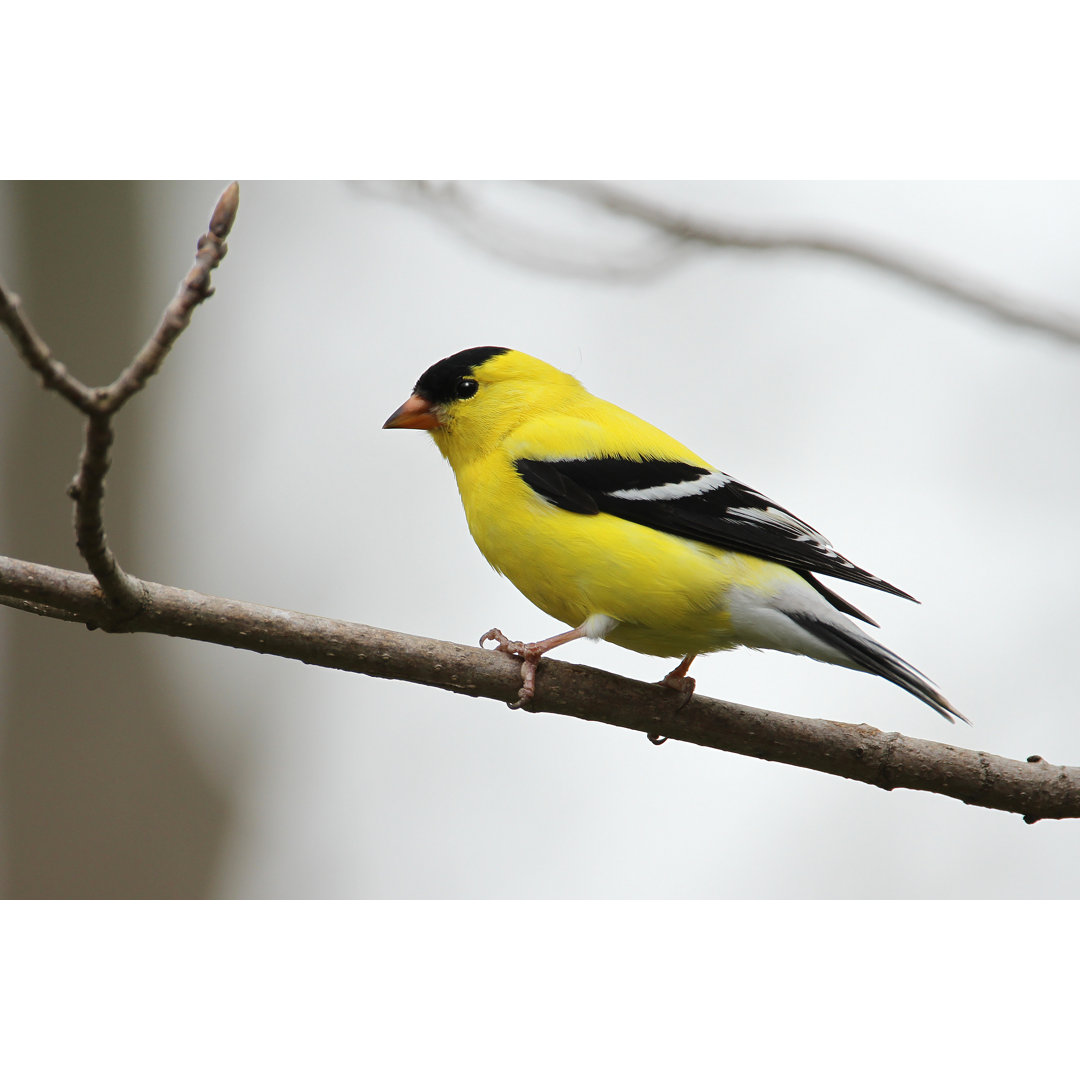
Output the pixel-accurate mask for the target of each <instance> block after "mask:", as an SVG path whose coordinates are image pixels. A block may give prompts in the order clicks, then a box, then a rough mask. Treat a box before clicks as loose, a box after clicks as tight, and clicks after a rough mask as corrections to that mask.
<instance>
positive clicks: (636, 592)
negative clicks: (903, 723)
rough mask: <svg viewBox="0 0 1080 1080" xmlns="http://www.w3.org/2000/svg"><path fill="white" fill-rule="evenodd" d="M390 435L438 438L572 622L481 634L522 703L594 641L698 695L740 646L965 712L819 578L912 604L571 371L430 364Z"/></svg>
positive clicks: (477, 361)
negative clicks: (560, 650) (517, 634)
mask: <svg viewBox="0 0 1080 1080" xmlns="http://www.w3.org/2000/svg"><path fill="white" fill-rule="evenodd" d="M383 426H384V427H387V428H420V429H424V430H427V431H429V432H430V433H431V436H432V438H433V439H434V440H435V444H436V446H438V448H439V450H440V451H441V452H442V454H443V456H444V457H445V458H446V460H447V461H448V462H449V463H450V467H451V468H452V469H453V470H454V475H455V477H456V478H457V484H458V490H459V491H460V493H461V501H462V503H463V505H464V507H465V517H466V519H467V520H468V523H469V531H470V532H471V533H472V536H473V539H474V540H475V541H476V544H477V547H479V548H480V551H481V552H482V553H483V555H484V558H486V559H487V561H488V562H489V563H490V564H491V565H492V566H493V567H494V568H495V569H496V570H497V571H498V572H499V573H500V574H505V575H506V577H508V578H509V579H510V580H511V581H512V582H513V583H514V584H515V585H516V586H517V587H518V589H520V590H521V592H522V593H524V594H525V596H527V597H528V598H529V599H530V600H531V601H532V602H533V603H534V604H536V606H537V607H539V608H541V609H542V610H543V611H546V612H547V613H548V614H549V615H551V616H552V617H553V618H555V619H558V620H559V621H560V622H563V623H566V624H567V625H569V626H571V627H573V629H571V630H567V631H565V632H563V633H560V634H555V635H554V636H553V637H549V638H546V639H544V640H543V641H536V642H532V643H530V644H525V643H522V642H520V641H510V640H509V639H508V638H507V637H506V636H505V635H504V634H503V633H502V632H501V631H499V630H489V631H488V632H487V633H486V634H485V635H484V636H483V637H482V638H481V639H480V643H481V644H484V643H485V642H488V641H495V642H496V643H497V648H498V649H499V650H501V651H503V652H507V653H510V654H511V655H513V656H516V657H518V658H519V659H521V661H522V680H523V681H522V688H521V693H520V695H519V697H518V700H517V702H516V703H515V704H516V705H523V704H525V703H526V702H527V701H529V700H530V698H532V696H533V693H534V691H535V685H536V668H537V664H538V663H539V660H540V657H541V656H543V655H544V653H546V652H548V651H549V650H550V649H553V648H555V646H557V645H562V644H564V643H565V642H567V641H573V640H575V639H576V638H583V637H587V638H593V639H599V638H603V639H605V640H607V641H611V642H614V643H615V644H616V645H621V646H623V647H624V648H627V649H632V650H634V651H635V652H640V653H647V654H649V655H652V656H668V657H675V656H680V657H682V658H683V659H682V661H681V662H680V663H679V664H678V666H677V667H676V668H675V669H674V670H673V671H671V672H670V673H669V674H668V676H667V677H666V678H665V679H664V680H663V681H664V682H665V683H666V684H667V685H669V686H672V687H674V688H677V689H681V690H683V691H684V692H686V693H687V695H689V694H690V693H692V692H693V688H694V680H693V679H691V678H689V677H688V676H687V674H686V673H687V671H688V669H689V667H690V664H691V662H692V661H693V659H694V657H695V656H697V655H698V654H699V653H709V652H716V651H718V650H721V649H732V648H735V647H736V646H740V645H743V646H747V647H749V648H752V649H776V650H779V651H780V652H788V653H800V654H802V655H804V656H809V657H812V658H813V659H815V660H821V661H824V662H825V663H828V664H838V665H841V666H843V667H849V668H855V669H857V670H860V671H868V672H871V673H873V674H875V675H880V676H882V677H883V678H885V679H888V680H889V681H890V682H894V683H896V685H897V686H900V687H902V688H903V689H904V690H907V691H908V692H909V693H911V694H914V695H915V696H916V697H917V698H919V699H920V700H922V701H924V702H926V704H927V705H929V706H930V707H931V708H932V709H936V710H937V711H938V712H939V713H941V715H942V716H944V717H945V718H946V719H947V720H948V721H949V722H950V723H952V722H953V717H954V716H955V717H959V718H960V719H961V720H963V719H965V717H963V716H962V715H961V714H960V713H959V712H957V710H956V709H955V708H953V706H952V705H950V704H949V702H948V701H946V700H945V698H944V697H942V695H941V694H940V693H939V692H938V690H937V689H936V688H935V687H934V686H933V685H932V684H931V683H930V682H929V681H928V680H927V679H926V678H925V677H924V676H923V675H922V674H921V673H920V672H918V671H916V670H915V668H913V667H912V666H911V665H910V664H908V663H907V662H906V661H904V660H902V659H901V658H900V657H899V656H897V655H896V653H894V652H892V651H890V650H889V649H886V648H885V647H884V646H883V645H880V644H879V643H878V642H877V641H875V640H874V639H873V638H871V637H870V636H869V635H868V634H866V633H864V632H863V631H862V630H861V629H860V628H859V627H858V626H857V625H856V624H855V623H853V622H852V621H851V619H849V618H847V617H846V616H849V615H850V616H854V617H855V618H857V619H861V620H862V621H864V622H867V623H870V624H871V625H873V626H876V625H877V623H875V622H874V621H873V620H872V619H870V618H869V617H868V616H866V615H864V614H863V613H862V612H861V611H859V610H858V608H855V607H853V606H852V605H851V604H849V603H848V602H847V601H846V600H845V599H843V598H842V597H841V596H839V595H837V594H836V593H835V592H833V591H832V590H831V589H829V588H828V587H827V586H825V585H824V584H822V583H821V582H820V581H818V580H817V578H816V577H815V576H814V575H815V574H824V575H828V576H830V577H834V578H840V579H842V580H844V581H852V582H856V583H857V584H860V585H868V586H870V587H871V588H874V589H880V590H882V591H883V592H888V593H893V594H894V595H895V596H903V597H906V598H907V599H909V600H910V599H912V597H910V596H908V594H907V593H905V592H903V591H901V590H900V589H898V588H896V586H895V585H890V584H889V583H888V582H887V581H883V580H882V579H881V578H879V577H876V576H875V575H873V574H871V573H868V572H867V571H866V570H862V569H860V568H859V567H858V566H856V565H855V564H854V563H852V562H850V561H849V560H848V559H845V558H844V557H843V556H842V555H841V554H840V553H839V552H837V551H836V550H835V548H833V546H832V545H831V544H830V543H829V541H828V540H826V539H825V537H824V536H822V535H821V533H819V532H817V531H816V530H815V529H813V528H811V527H810V526H809V525H807V524H806V522H804V521H801V520H800V519H799V518H797V517H795V515H794V514H791V513H789V512H788V511H787V510H784V509H782V508H781V507H779V506H777V505H776V504H775V503H772V502H770V501H769V500H768V499H766V498H765V497H764V496H763V495H761V494H759V493H758V492H756V491H754V490H753V489H751V488H748V487H746V486H745V485H743V484H740V483H739V482H738V481H737V480H735V479H734V478H732V477H730V476H728V475H727V474H726V473H722V472H720V471H718V470H717V469H715V468H713V466H711V465H710V464H709V463H708V462H706V461H705V460H703V459H702V458H700V457H698V456H697V454H694V453H692V452H691V451H690V450H688V449H687V448H686V447H685V446H683V445H682V444H681V443H678V442H676V441H675V439H673V438H671V436H670V435H666V434H665V433H664V432H662V431H660V430H659V429H658V428H655V427H653V426H652V425H651V424H647V423H646V422H645V421H644V420H641V419H639V418H638V417H636V416H634V415H633V414H631V413H628V412H626V411H625V410H623V409H620V408H619V407H618V406H617V405H612V404H611V403H610V402H607V401H602V400H601V399H600V398H597V397H594V396H593V395H592V394H590V393H589V392H588V391H587V390H586V389H585V388H584V387H583V386H582V385H581V383H579V382H578V380H577V379H575V378H574V377H573V376H572V375H567V374H566V373H564V372H562V371H559V370H558V369H556V368H554V367H552V366H551V365H550V364H546V363H544V361H542V360H537V359H536V358H535V357H532V356H527V355H526V354H525V353H521V352H516V351H514V350H513V349H503V348H496V347H491V346H484V347H480V348H475V349H466V350H465V351H464V352H459V353H455V354H454V355H453V356H448V357H447V358H446V359H445V360H440V361H439V362H438V363H437V364H434V365H432V366H431V367H430V368H428V370H427V371H425V372H424V374H423V375H421V376H420V379H419V381H418V382H417V383H416V386H415V388H414V389H413V393H412V396H411V397H410V398H409V399H408V401H406V402H405V404H404V405H402V406H401V408H400V409H398V410H397V411H396V412H395V413H394V414H393V415H392V416H391V417H390V419H389V420H387V421H386V423H385V424H384V425H383Z"/></svg>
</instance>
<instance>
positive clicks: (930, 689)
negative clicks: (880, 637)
mask: <svg viewBox="0 0 1080 1080" xmlns="http://www.w3.org/2000/svg"><path fill="white" fill-rule="evenodd" d="M826 599H829V598H828V597H826ZM785 614H786V615H787V617H788V618H789V619H791V621H792V622H794V623H796V624H798V625H799V626H801V627H802V628H803V629H804V630H807V631H809V632H810V633H811V634H813V635H814V637H816V638H818V640H819V641H823V642H824V643H825V644H826V645H829V646H831V647H832V648H834V649H836V650H837V651H838V652H841V653H843V654H844V656H846V657H847V658H848V659H849V660H851V662H852V663H853V664H855V665H856V666H857V667H860V668H862V669H863V670H864V671H869V672H871V673H873V674H874V675H880V676H881V677H882V678H883V679H888V680H889V682H891V683H895V684H896V685H897V686H899V687H900V688H901V689H903V690H906V691H907V692H908V693H909V694H914V695H915V697H917V698H918V699H919V700H920V701H924V702H926V704H927V705H929V706H930V708H931V709H934V710H935V711H936V712H939V713H941V715H942V716H944V717H945V719H946V720H948V721H949V723H950V724H952V723H955V722H956V721H955V720H954V717H955V718H956V719H959V720H963V721H964V723H965V724H970V723H971V721H970V720H969V719H968V718H967V717H966V716H964V715H963V714H962V713H960V712H957V710H956V709H955V708H953V706H952V705H950V704H949V702H948V701H946V699H945V698H944V697H943V696H942V695H941V693H940V692H939V691H938V689H937V688H936V687H935V686H934V685H933V684H932V683H931V682H930V680H929V679H927V677H926V676H925V675H923V673H922V672H921V671H919V670H918V669H917V668H914V667H912V666H911V664H909V663H908V662H907V661H906V660H904V659H902V658H901V657H899V656H897V655H896V653H894V652H893V651H892V650H891V649H887V648H885V646H884V645H882V644H880V643H879V642H877V641H874V640H873V638H869V637H866V636H865V635H864V634H862V633H861V632H860V631H856V630H855V628H854V627H852V628H851V630H845V629H844V628H843V627H842V626H834V625H832V624H831V623H827V622H823V621H822V620H821V619H818V618H816V617H815V616H813V615H809V614H806V613H803V612H792V611H787V612H785Z"/></svg>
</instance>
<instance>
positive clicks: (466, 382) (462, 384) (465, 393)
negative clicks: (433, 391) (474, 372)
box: [454, 379, 480, 398]
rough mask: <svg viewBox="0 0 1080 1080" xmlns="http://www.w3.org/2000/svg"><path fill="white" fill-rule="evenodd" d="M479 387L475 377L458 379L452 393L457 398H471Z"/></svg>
mask: <svg viewBox="0 0 1080 1080" xmlns="http://www.w3.org/2000/svg"><path fill="white" fill-rule="evenodd" d="M479 389H480V384H479V383H478V382H477V381H476V380H475V379H458V382H457V388H456V389H455V391H454V394H455V396H457V397H459V398H471V397H472V396H473V394H475V393H476V391H477V390H479Z"/></svg>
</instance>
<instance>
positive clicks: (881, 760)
mask: <svg viewBox="0 0 1080 1080" xmlns="http://www.w3.org/2000/svg"><path fill="white" fill-rule="evenodd" d="M139 587H140V589H141V590H142V592H143V595H144V596H145V598H146V602H145V604H144V605H143V607H142V609H141V610H140V611H139V612H137V613H136V614H135V615H133V616H132V617H131V618H130V619H128V620H127V621H126V622H124V623H123V624H121V625H120V626H119V627H118V631H119V632H122V633H134V632H145V633H151V634H165V635H168V636H171V637H182V638H189V639H191V640H193V641H206V642H211V643H213V644H217V645H228V646H231V647H232V648H236V649H247V650H249V651H251V652H258V653H265V654H269V655H273V656H282V657H287V658H290V659H293V660H300V661H302V662H303V663H305V664H314V665H317V666H319V667H328V668H336V669H338V670H340V671H353V672H357V673H359V674H363V675H372V676H374V677H376V678H380V679H404V680H406V681H408V682H414V683H420V684H421V685H424V686H434V687H438V688H439V689H442V690H449V691H451V692H452V693H455V694H466V695H469V696H471V697H484V698H491V699H493V700H495V701H505V702H510V701H514V700H516V698H517V694H518V691H519V690H520V688H521V670H520V669H521V665H520V663H519V662H517V661H515V660H513V659H512V658H510V657H508V656H506V655H504V654H502V653H496V652H488V651H485V650H484V649H477V648H469V647H467V646H464V645H455V644H452V643H450V642H446V641H435V640H433V639H430V638H422V637H413V636H411V635H408V634H398V633H394V632H392V631H390V630H381V629H379V628H378V627H373V626H364V625H361V624H359V623H349V622H341V621H338V620H335V619H326V618H322V617H320V616H317V615H304V614H301V613H300V612H296V611H285V610H282V609H281V608H273V607H264V606H262V605H259V604H248V603H243V602H241V601H238V600H226V599H222V598H220V597H216V596H207V595H205V594H203V593H197V592H190V591H188V590H185V589H177V588H173V587H171V586H168V585H157V584H154V583H153V582H149V581H140V582H139ZM0 597H3V598H5V599H4V600H3V601H0V602H3V603H10V604H12V606H18V607H20V608H21V609H22V610H29V611H37V612H38V613H40V614H48V615H50V616H53V617H55V615H56V613H57V612H63V613H65V614H64V615H63V616H61V617H67V618H71V617H75V618H78V619H79V620H81V621H85V622H88V623H91V624H97V623H102V622H103V620H104V619H105V618H107V615H108V611H109V608H108V605H107V603H106V602H105V600H104V599H103V597H102V594H101V591H100V588H99V587H98V586H97V584H96V582H95V579H94V578H92V577H90V576H89V575H87V574H78V573H75V572H73V571H70V570H60V569H57V568H54V567H50V566H41V565H38V564H36V563H27V562H21V561H19V560H16V559H9V558H4V557H2V556H0ZM679 701H680V695H678V694H675V693H672V691H671V690H669V689H667V688H666V687H663V686H659V685H656V684H652V683H641V682H636V681H634V680H632V679H627V678H624V677H622V676H620V675H614V674H612V673H610V672H606V671H600V670H597V669H595V668H589V667H583V666H581V665H578V664H568V663H565V662H562V661H558V660H551V659H547V658H545V659H544V660H543V661H541V664H540V668H539V672H538V677H537V689H536V698H535V699H534V702H533V708H532V710H530V711H536V712H549V713H558V714H560V715H563V716H575V717H578V718H580V719H582V720H593V721H597V722H599V723H604V724H612V725H614V726H616V727H621V728H628V729H630V730H633V731H640V732H644V733H653V734H657V735H664V736H667V737H668V738H672V739H681V740H683V741H684V742H690V743H694V744H696V745H698V746H705V747H711V748H713V749H716V750H727V751H729V752H731V753H735V754H743V755H746V756H749V757H756V758H762V759H764V760H766V761H781V762H785V763H786V764H788V765H795V766H798V767H800V768H804V769H813V770H816V771H818V772H824V773H830V774H832V775H834V776H844V777H847V778H848V779H850V780H858V781H859V782H861V783H864V784H872V785H874V786H876V787H880V788H884V789H885V790H892V789H893V788H911V789H914V790H917V791H931V792H937V793H938V794H940V795H946V796H948V797H949V798H953V799H959V800H961V801H962V802H965V803H968V804H970V805H972V806H984V807H989V808H991V809H994V810H1005V811H1008V812H1009V813H1014V814H1022V815H1024V819H1025V821H1028V822H1034V821H1038V820H1040V819H1042V818H1075V817H1080V768H1072V767H1066V766H1055V765H1051V764H1049V763H1048V762H1046V761H1044V760H1043V759H1042V758H1041V757H1038V756H1034V755H1033V756H1032V757H1030V758H1028V760H1027V761H1013V760H1010V759H1008V758H1002V757H997V756H995V755H993V754H986V753H982V752H979V751H975V750H966V749H963V748H961V747H957V746H949V745H947V744H944V743H935V742H929V741H927V740H924V739H913V738H908V737H907V736H904V735H899V734H897V733H895V732H890V733H886V732H882V731H879V730H878V729H877V728H873V727H870V726H869V725H867V724H858V725H854V724H841V723H837V722H836V721H831V720H815V719H810V718H807V717H802V716H789V715H787V714H785V713H775V712H768V711H766V710H765V709H756V708H752V707H751V706H748V705H736V704H733V703H731V702H727V701H717V700H714V699H711V698H706V697H702V696H700V695H695V696H694V697H693V698H692V699H691V700H690V702H689V703H688V704H687V705H686V706H685V707H684V708H681V709H679V708H677V706H678V704H679ZM511 722H512V721H511Z"/></svg>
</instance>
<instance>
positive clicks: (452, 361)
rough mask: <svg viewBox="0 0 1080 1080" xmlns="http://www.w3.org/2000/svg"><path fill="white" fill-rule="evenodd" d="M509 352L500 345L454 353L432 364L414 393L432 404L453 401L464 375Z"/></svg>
mask: <svg viewBox="0 0 1080 1080" xmlns="http://www.w3.org/2000/svg"><path fill="white" fill-rule="evenodd" d="M509 351H510V350H509V349H504V348H500V347H499V346H498V345H479V346H477V347H476V348H475V349H465V350H464V351H462V352H459V353H454V355H453V356H448V357H446V359H445V360H440V361H439V362H438V363H437V364H432V365H431V367H429V368H428V369H427V371H425V372H424V374H423V375H421V376H420V378H419V379H417V381H416V386H415V387H413V393H414V394H419V395H420V396H421V397H422V398H424V399H425V400H426V401H430V402H432V404H443V403H445V402H448V401H452V400H453V399H454V398H455V397H456V396H457V395H456V393H455V388H456V387H457V383H458V379H460V378H461V377H462V375H471V374H472V373H473V372H474V371H475V370H476V369H477V368H478V367H479V366H480V365H481V364H483V363H486V362H487V361H488V360H491V359H493V358H494V357H496V356H502V354H503V353H507V352H509Z"/></svg>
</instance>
